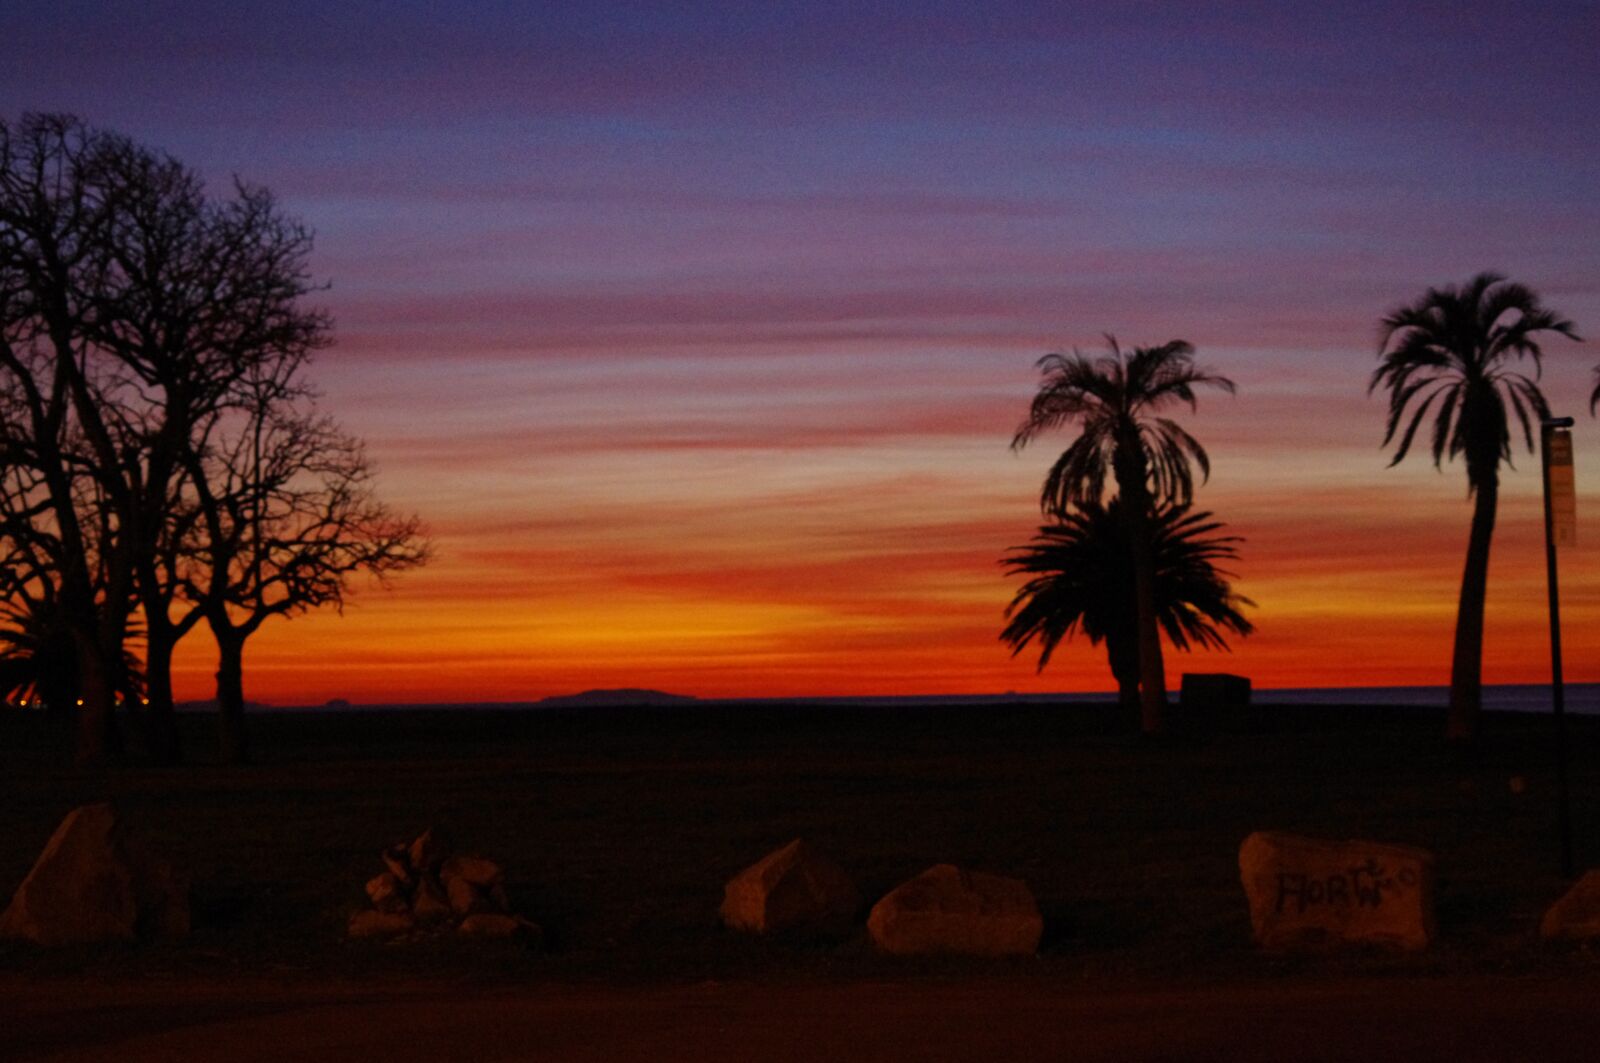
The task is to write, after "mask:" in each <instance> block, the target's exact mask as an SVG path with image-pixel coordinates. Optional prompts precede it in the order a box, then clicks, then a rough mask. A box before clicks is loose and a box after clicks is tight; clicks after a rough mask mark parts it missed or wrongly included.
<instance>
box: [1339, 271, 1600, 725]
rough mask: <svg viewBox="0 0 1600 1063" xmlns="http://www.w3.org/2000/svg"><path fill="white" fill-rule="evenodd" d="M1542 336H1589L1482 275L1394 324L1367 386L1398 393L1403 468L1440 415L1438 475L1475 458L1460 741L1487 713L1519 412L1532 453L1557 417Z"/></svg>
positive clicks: (1458, 681) (1432, 292) (1392, 409)
mask: <svg viewBox="0 0 1600 1063" xmlns="http://www.w3.org/2000/svg"><path fill="white" fill-rule="evenodd" d="M1541 332H1556V333H1559V334H1561V335H1563V336H1566V337H1567V338H1568V339H1573V340H1575V339H1577V338H1578V334H1577V332H1576V331H1575V329H1574V327H1573V324H1572V322H1570V321H1568V320H1566V319H1565V318H1563V317H1561V316H1560V315H1558V314H1556V313H1555V312H1554V311H1553V310H1550V309H1548V308H1547V307H1545V306H1544V305H1543V304H1542V303H1541V302H1540V301H1539V296H1538V295H1537V294H1535V293H1534V291H1533V290H1532V289H1530V288H1528V287H1525V286H1524V285H1521V284H1513V283H1510V282H1508V281H1507V280H1506V279H1505V278H1504V277H1502V276H1501V275H1499V274H1497V273H1480V274H1478V275H1477V276H1476V277H1473V278H1472V279H1471V280H1470V281H1468V282H1467V283H1466V284H1465V285H1463V286H1462V287H1460V288H1455V287H1445V288H1429V289H1428V291H1427V293H1426V294H1424V295H1423V296H1421V297H1420V298H1419V299H1417V300H1416V301H1415V302H1412V303H1408V304H1406V305H1404V306H1401V307H1399V308H1397V309H1395V310H1393V311H1391V312H1390V313H1389V315H1388V316H1387V317H1385V318H1384V319H1383V322H1382V325H1381V330H1380V333H1379V336H1380V338H1379V343H1378V357H1379V359H1380V360H1381V361H1380V364H1379V366H1378V368H1377V370H1376V371H1375V372H1374V373H1373V374H1372V380H1371V381H1370V382H1369V383H1368V385H1367V393H1368V394H1369V395H1370V394H1371V393H1372V392H1374V391H1376V390H1377V389H1378V388H1379V387H1380V386H1381V387H1384V388H1386V389H1387V390H1388V392H1389V419H1388V424H1387V426H1386V428H1385V429H1384V435H1383V442H1384V445H1385V446H1388V445H1389V444H1390V443H1391V442H1395V441H1396V440H1397V439H1398V442H1395V452H1394V458H1393V459H1392V460H1391V461H1390V462H1389V465H1390V467H1391V468H1392V467H1393V466H1395V465H1398V464H1400V462H1401V461H1402V460H1404V459H1405V456H1406V454H1407V453H1408V452H1409V451H1410V449H1411V442H1412V440H1413V439H1414V438H1415V437H1416V434H1417V430H1418V429H1419V428H1420V427H1421V426H1422V423H1423V421H1424V420H1425V419H1426V418H1427V416H1428V414H1429V412H1430V411H1433V413H1434V417H1433V422H1432V449H1433V464H1434V466H1435V467H1436V468H1442V466H1443V463H1444V459H1445V457H1446V456H1448V457H1450V458H1451V459H1454V458H1456V457H1457V456H1461V457H1463V458H1465V460H1466V465H1467V494H1468V496H1469V497H1471V498H1472V499H1473V500H1474V504H1473V509H1472V531H1471V533H1470V534H1469V535H1468V538H1467V561H1466V566H1465V568H1464V569H1463V571H1462V574H1461V599H1460V604H1459V605H1458V607H1457V610H1456V637H1455V649H1454V654H1453V657H1452V660H1451V665H1450V718H1449V725H1448V728H1447V732H1446V733H1447V735H1448V736H1449V738H1450V740H1451V741H1456V742H1465V741H1470V740H1471V739H1472V738H1474V737H1475V736H1476V734H1477V728H1478V715H1479V712H1480V710H1481V708H1482V704H1483V602H1484V595H1485V591H1486V589H1487V586H1488V579H1489V543H1490V540H1491V539H1492V538H1493V536H1494V518H1495V506H1496V503H1497V501H1498V499H1499V494H1500V464H1501V463H1502V462H1504V463H1506V464H1507V465H1510V464H1511V414H1515V415H1516V420H1517V424H1518V425H1519V426H1520V427H1521V430H1522V432H1521V434H1522V439H1523V442H1524V443H1525V444H1526V445H1527V447H1528V450H1529V451H1532V450H1533V439H1534V423H1535V422H1536V421H1538V420H1540V419H1543V418H1545V417H1548V416H1549V415H1550V409H1549V406H1548V405H1546V403H1545V400H1544V395H1543V394H1542V393H1541V392H1540V391H1539V385H1538V383H1537V379H1538V376H1539V370H1540V368H1541V359H1542V356H1543V351H1542V350H1541V349H1540V347H1539V339H1538V336H1539V333H1541ZM1522 359H1527V361H1528V362H1530V363H1531V364H1532V368H1533V375H1532V376H1529V375H1527V374H1526V373H1524V372H1521V371H1519V370H1518V369H1517V368H1516V364H1517V363H1518V362H1519V361H1521V360H1522ZM1402 425H1403V426H1404V428H1403V429H1402Z"/></svg>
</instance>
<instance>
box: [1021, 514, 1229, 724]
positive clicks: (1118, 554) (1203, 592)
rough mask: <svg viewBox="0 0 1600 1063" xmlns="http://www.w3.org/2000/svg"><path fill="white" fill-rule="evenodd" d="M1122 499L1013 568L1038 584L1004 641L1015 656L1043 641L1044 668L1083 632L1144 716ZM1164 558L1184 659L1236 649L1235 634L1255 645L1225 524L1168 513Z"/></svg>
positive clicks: (1164, 591) (1051, 534) (1060, 526)
mask: <svg viewBox="0 0 1600 1063" xmlns="http://www.w3.org/2000/svg"><path fill="white" fill-rule="evenodd" d="M1120 509H1121V501H1120V499H1115V498H1114V499H1112V500H1111V502H1110V504H1109V505H1104V506H1102V505H1100V504H1099V503H1094V504H1091V505H1087V506H1084V507H1082V508H1078V509H1074V510H1071V511H1068V512H1067V513H1065V514H1063V515H1062V516H1061V518H1060V521H1059V523H1056V524H1048V525H1045V526H1043V527H1041V528H1040V529H1039V534H1038V535H1036V536H1034V539H1033V542H1032V543H1031V544H1030V545H1028V546H1024V547H1017V548H1015V549H1014V550H1012V552H1011V556H1009V557H1007V558H1006V559H1005V560H1004V561H1003V562H1001V563H1002V564H1003V565H1005V566H1006V569H1007V571H1009V572H1011V573H1013V574H1022V575H1028V576H1031V577H1032V578H1031V579H1029V580H1028V582H1026V583H1024V584H1023V585H1022V587H1021V588H1020V589H1019V590H1018V591H1017V594H1016V597H1014V598H1013V599H1012V600H1011V604H1010V605H1009V606H1007V607H1006V618H1007V619H1008V620H1009V621H1010V622H1009V623H1008V624H1007V625H1006V627H1005V630H1004V631H1002V632H1001V633H1000V638H1001V639H1002V640H1004V641H1005V642H1007V643H1009V644H1010V646H1011V653H1012V655H1013V656H1015V655H1016V654H1018V653H1021V652H1022V650H1023V649H1024V648H1025V647H1026V646H1027V645H1028V644H1029V643H1030V642H1032V641H1034V640H1035V639H1037V640H1038V643H1039V668H1040V670H1041V671H1042V670H1043V669H1044V666H1045V665H1046V664H1048V663H1050V656H1051V654H1052V653H1054V652H1055V649H1056V647H1057V646H1058V645H1059V644H1060V643H1061V641H1062V640H1063V639H1071V638H1072V636H1073V635H1074V634H1076V633H1077V632H1078V631H1082V632H1083V634H1084V635H1085V636H1087V637H1088V639H1089V642H1090V644H1091V645H1099V644H1100V643H1101V642H1104V643H1105V647H1106V658H1107V663H1108V664H1109V665H1110V666H1111V674H1112V676H1113V677H1114V678H1115V679H1116V682H1117V691H1118V696H1119V700H1120V701H1121V703H1122V706H1123V708H1124V709H1126V710H1128V711H1129V713H1130V714H1133V715H1136V714H1137V713H1138V711H1139V649H1138V644H1139V643H1138V623H1137V618H1136V617H1135V615H1134V610H1133V586H1134V576H1133V551H1132V549H1131V548H1130V547H1131V544H1130V543H1129V542H1128V539H1127V536H1126V534H1125V530H1126V523H1125V521H1124V520H1123V518H1122V514H1121V512H1120ZM1150 526H1151V534H1152V540H1153V541H1152V548H1153V553H1154V555H1155V594H1156V617H1157V620H1158V621H1159V622H1160V625H1161V628H1162V630H1164V631H1165V632H1166V633H1167V639H1168V641H1170V642H1171V643H1172V644H1173V645H1174V646H1176V647H1177V648H1178V649H1180V650H1185V651H1187V650H1189V649H1190V647H1191V646H1199V647H1201V648H1204V649H1223V650H1225V649H1227V648H1228V643H1227V639H1226V637H1225V635H1224V632H1225V631H1231V632H1233V633H1234V634H1237V635H1249V634H1250V633H1251V632H1252V631H1254V630H1255V627H1254V625H1252V624H1251V623H1250V621H1249V620H1248V619H1247V618H1246V617H1245V615H1244V614H1243V613H1242V612H1241V611H1240V607H1241V606H1253V605H1254V604H1255V603H1254V602H1252V601H1251V600H1250V599H1248V598H1245V597H1243V596H1242V595H1238V594H1235V593H1233V587H1232V585H1231V584H1230V583H1229V577H1231V576H1232V573H1230V572H1228V571H1226V570H1224V569H1221V568H1218V567H1217V563H1218V562H1220V561H1232V560H1235V559H1236V558H1237V557H1238V551H1237V549H1236V548H1235V545H1234V544H1236V543H1238V542H1239V541H1240V540H1239V538H1238V536H1234V535H1216V534H1213V533H1215V532H1218V531H1220V530H1221V529H1222V527H1223V526H1222V524H1221V523H1220V522H1218V521H1214V520H1212V519H1211V514H1210V513H1205V512H1201V513H1194V512H1191V511H1190V510H1189V507H1187V506H1165V507H1162V508H1161V509H1159V510H1157V511H1156V513H1155V514H1154V515H1153V516H1152V518H1151V522H1150Z"/></svg>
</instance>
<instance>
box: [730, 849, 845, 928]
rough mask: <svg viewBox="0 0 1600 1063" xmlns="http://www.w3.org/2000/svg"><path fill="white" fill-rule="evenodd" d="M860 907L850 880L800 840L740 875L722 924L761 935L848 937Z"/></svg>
mask: <svg viewBox="0 0 1600 1063" xmlns="http://www.w3.org/2000/svg"><path fill="white" fill-rule="evenodd" d="M860 908H861V894H860V893H859V892H858V891H857V890H856V886H855V883H854V882H852V881H850V876H849V875H847V874H846V873H845V872H844V869H843V868H841V867H840V866H839V865H838V864H836V863H834V862H833V861H832V860H829V859H828V858H827V857H826V856H823V855H822V854H821V853H820V852H818V851H817V850H816V849H815V848H814V847H812V846H811V845H809V844H808V843H806V842H805V841H804V840H803V839H800V838H796V839H795V840H794V841H792V842H790V843H789V844H788V845H785V846H783V847H782V848H780V849H776V850H774V851H773V852H770V853H768V854H767V855H766V856H764V857H762V858H761V859H760V860H758V861H756V862H755V863H754V864H751V865H750V866H749V867H747V868H745V869H744V870H743V871H741V872H739V873H738V874H737V875H735V876H734V877H733V878H732V879H730V880H729V881H728V884H727V886H726V887H724V888H723V891H722V921H723V922H724V923H726V924H727V925H728V926H730V927H732V928H733V929H734V930H746V931H749V932H751V933H755V934H770V933H779V932H784V931H802V932H813V933H820V934H842V933H844V932H845V931H846V930H847V929H848V928H849V926H850V924H851V923H852V922H853V921H854V920H855V917H856V912H857V911H859V910H860Z"/></svg>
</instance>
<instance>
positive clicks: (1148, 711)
mask: <svg viewBox="0 0 1600 1063" xmlns="http://www.w3.org/2000/svg"><path fill="white" fill-rule="evenodd" d="M1106 342H1107V344H1108V347H1109V350H1108V351H1107V353H1105V354H1103V355H1101V356H1099V357H1098V358H1089V357H1088V356H1086V355H1084V354H1082V353H1080V352H1078V351H1074V352H1073V353H1072V354H1070V355H1065V354H1047V355H1045V356H1044V357H1043V358H1041V359H1039V363H1038V364H1039V370H1040V373H1041V375H1042V376H1043V378H1044V379H1043V380H1042V381H1041V382H1040V384H1039V391H1038V393H1037V394H1036V395H1035V396H1034V398H1033V405H1032V406H1031V407H1030V408H1029V411H1028V417H1027V419H1026V420H1024V421H1023V422H1022V425H1021V427H1019V428H1018V429H1017V432H1016V435H1015V436H1014V437H1012V440H1011V447H1012V449H1013V450H1018V449H1021V448H1022V447H1024V446H1026V445H1027V444H1028V443H1029V442H1030V441H1031V440H1032V439H1033V438H1034V437H1035V436H1037V435H1039V434H1040V433H1042V432H1045V431H1048V430H1050V429H1052V428H1059V427H1063V426H1066V425H1069V424H1076V425H1077V426H1078V437H1077V438H1076V439H1074V440H1073V441H1072V442H1071V443H1070V444H1069V445H1068V446H1067V449H1066V450H1064V451H1062V453H1061V456H1060V457H1059V458H1058V459H1056V463H1055V465H1053V466H1052V467H1051V469H1050V472H1049V475H1047V476H1046V477H1045V481H1044V488H1043V490H1042V491H1041V493H1040V496H1039V506H1040V508H1041V509H1042V510H1043V511H1044V512H1045V513H1047V514H1053V515H1056V516H1058V517H1059V516H1063V515H1065V513H1066V512H1067V509H1068V507H1069V506H1070V505H1074V504H1076V505H1079V506H1087V505H1093V504H1096V503H1099V502H1101V501H1102V499H1103V496H1104V495H1105V492H1106V487H1107V481H1108V478H1109V480H1110V481H1112V482H1114V483H1115V485H1116V489H1117V495H1118V496H1119V497H1120V498H1121V499H1122V500H1123V505H1122V506H1121V507H1120V512H1121V515H1122V520H1123V525H1124V537H1125V538H1126V540H1127V541H1128V542H1129V543H1130V544H1131V548H1132V551H1133V572H1134V615H1135V621H1136V627H1137V632H1138V640H1137V641H1138V655H1139V703H1140V717H1141V719H1140V723H1141V726H1142V727H1143V729H1144V730H1145V732H1146V733H1147V734H1155V733H1158V732H1159V731H1160V730H1161V726H1162V715H1163V711H1164V710H1165V708H1166V704H1167V681H1166V668H1165V666H1164V664H1163V662H1162V659H1161V635H1160V632H1159V630H1158V626H1157V611H1156V605H1155V561H1154V555H1153V553H1152V549H1151V539H1150V527H1149V525H1150V515H1151V513H1152V511H1153V510H1154V509H1155V507H1156V506H1158V505H1167V504H1172V503H1177V504H1187V503H1188V502H1189V501H1190V500H1191V499H1192V498H1193V496H1194V476H1193V473H1192V472H1191V471H1190V465H1189V463H1190V461H1191V460H1193V462H1194V463H1195V464H1196V465H1198V466H1200V472H1201V475H1202V477H1205V476H1209V475H1210V473H1211V462H1210V459H1209V458H1208V457H1207V456H1206V452H1205V448H1204V447H1202V446H1201V445H1200V443H1199V442H1198V441H1197V440H1196V439H1195V438H1194V437H1193V436H1191V435H1189V433H1187V432H1185V431H1184V430H1183V429H1182V428H1180V427H1179V426H1178V424H1177V422H1175V421H1173V420H1172V419H1171V418H1169V417H1164V416H1159V411H1161V410H1164V409H1166V408H1168V407H1170V406H1172V405H1174V404H1176V403H1187V404H1188V405H1189V407H1190V409H1193V408H1194V406H1195V389H1196V388H1199V387H1216V388H1221V389H1222V390H1224V391H1227V392H1229V393H1230V394H1231V393H1232V392H1233V390H1234V388H1233V381H1231V380H1229V379H1227V378H1226V377H1223V376H1218V375H1216V374H1214V373H1211V372H1208V371H1206V370H1204V369H1202V368H1200V367H1199V366H1197V365H1195V362H1194V348H1193V347H1192V346H1190V345H1189V344H1188V343H1186V342H1184V341H1183V340H1172V341H1170V342H1168V343H1164V344H1162V345H1161V346H1159V347H1135V348H1134V349H1133V350H1132V351H1128V352H1124V351H1123V350H1122V348H1121V347H1119V346H1118V345H1117V341H1116V338H1115V337H1114V336H1107V337H1106Z"/></svg>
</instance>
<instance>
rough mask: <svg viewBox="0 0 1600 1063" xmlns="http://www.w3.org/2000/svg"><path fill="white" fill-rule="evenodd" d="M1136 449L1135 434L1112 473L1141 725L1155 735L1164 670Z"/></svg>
mask: <svg viewBox="0 0 1600 1063" xmlns="http://www.w3.org/2000/svg"><path fill="white" fill-rule="evenodd" d="M1139 447H1140V444H1139V442H1138V438H1137V436H1134V437H1133V438H1131V439H1129V440H1126V441H1123V442H1119V443H1118V447H1117V449H1118V457H1117V460H1116V462H1115V469H1116V475H1117V492H1118V494H1120V495H1121V496H1122V514H1123V520H1124V521H1125V522H1126V526H1127V529H1128V545H1129V548H1130V549H1131V550H1132V552H1133V604H1134V622H1135V624H1136V625H1137V634H1138V640H1139V641H1138V646H1139V726H1140V729H1141V730H1143V731H1144V733H1145V734H1147V735H1158V734H1160V733H1161V732H1162V729H1163V728H1164V726H1165V717H1166V710H1167V669H1166V663H1165V662H1164V661H1163V660H1162V658H1161V628H1160V627H1159V626H1158V624H1157V622H1156V559H1155V550H1154V547H1153V546H1152V544H1151V542H1150V510H1151V507H1152V502H1153V500H1152V499H1151V497H1150V489H1149V487H1148V486H1147V485H1146V483H1145V479H1146V477H1147V476H1148V471H1147V469H1146V468H1145V463H1144V456H1143V451H1142V450H1140V449H1139ZM1123 455H1127V456H1126V457H1124V456H1123Z"/></svg>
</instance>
